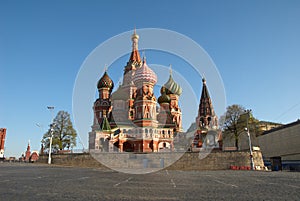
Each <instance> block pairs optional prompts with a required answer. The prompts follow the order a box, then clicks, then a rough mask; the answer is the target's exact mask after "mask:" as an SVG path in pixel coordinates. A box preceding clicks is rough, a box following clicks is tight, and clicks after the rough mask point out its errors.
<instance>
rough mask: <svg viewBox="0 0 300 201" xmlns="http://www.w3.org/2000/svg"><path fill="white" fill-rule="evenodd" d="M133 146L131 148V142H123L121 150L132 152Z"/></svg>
mask: <svg viewBox="0 0 300 201" xmlns="http://www.w3.org/2000/svg"><path fill="white" fill-rule="evenodd" d="M133 150H134V148H133V144H131V143H130V142H124V143H123V151H125V152H133Z"/></svg>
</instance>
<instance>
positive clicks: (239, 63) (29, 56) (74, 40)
mask: <svg viewBox="0 0 300 201" xmlns="http://www.w3.org/2000/svg"><path fill="white" fill-rule="evenodd" d="M299 19H300V2H299V1H296V0H294V1H293V0H288V1H283V0H282V1H277V0H272V1H271V0H269V1H268V0H264V1H238V0H236V1H234V0H228V1H217V0H213V1H174V0H172V1H76V0H75V1H74V0H72V1H71V0H70V1H51V2H48V1H44V2H41V1H26V2H22V1H1V3H0V76H1V79H0V93H1V98H0V127H6V128H7V139H6V144H5V155H6V156H17V157H19V156H20V155H21V154H22V152H24V151H25V150H26V146H27V142H28V140H30V141H31V147H32V149H33V150H39V149H40V140H41V137H42V134H43V131H42V130H43V129H44V131H45V130H46V128H47V126H48V125H49V122H50V120H51V114H50V112H49V111H47V108H46V107H47V106H49V105H53V106H55V113H56V112H58V111H59V110H66V111H68V112H69V113H71V114H72V93H73V87H74V83H75V79H76V75H77V73H78V71H79V69H80V67H81V65H82V63H83V62H84V60H85V58H86V57H87V56H88V55H89V54H90V53H91V52H92V51H93V50H94V49H95V48H96V47H97V46H98V45H99V44H101V43H103V42H104V41H106V40H107V39H109V38H111V37H113V36H115V35H117V34H120V33H123V32H126V31H130V30H132V29H133V28H134V27H135V26H136V27H137V28H138V29H140V28H163V29H169V30H173V31H176V32H179V33H181V34H184V35H186V36H188V37H190V38H191V39H193V40H194V41H196V42H197V43H198V44H200V45H201V46H202V47H203V48H204V49H205V50H206V52H207V53H208V54H209V55H210V56H211V58H212V59H213V61H214V63H215V64H216V66H217V68H218V70H219V72H220V75H221V77H222V79H223V82H224V87H225V90H226V97H227V105H231V104H235V103H236V104H241V105H243V106H245V107H246V108H249V109H252V111H253V114H254V116H255V117H257V118H258V119H260V120H267V121H275V122H282V123H289V122H292V121H295V120H297V119H298V118H299V116H300V115H299V114H300V94H299V93H298V91H299V90H298V89H297V88H298V86H300V79H299V75H300V62H299V58H300V49H299V47H300V38H299V36H300V23H299ZM141 42H142V36H141V40H140V43H141ZM128 48H129V50H130V48H131V46H130V41H129V46H128ZM147 55H148V54H147ZM122 58H123V61H120V65H121V66H119V71H122V70H123V67H124V65H125V63H126V61H127V59H128V58H126V57H122ZM122 58H121V59H122ZM147 59H149V60H150V59H151V62H152V63H157V62H156V58H155V57H151V54H150V55H149V56H147ZM158 60H159V61H160V59H158ZM167 63H168V62H166V63H164V64H167ZM173 66H174V69H175V70H176V63H174V64H173ZM178 66H179V65H178ZM114 69H117V67H116V66H114ZM101 73H102V72H99V77H100V76H101ZM110 73H114V71H112V72H110ZM207 82H208V85H209V81H207ZM194 83H199V84H195V91H198V93H199V94H197V95H198V96H199V95H200V89H201V87H202V86H201V81H200V82H199V81H198V80H195V81H194ZM95 87H96V86H95ZM208 87H209V86H208ZM214 96H216V95H214ZM220 115H221V114H218V116H220ZM36 123H38V124H40V125H43V126H44V128H39V127H37V126H36ZM88 129H89V128H88ZM80 135H85V134H80ZM86 135H87V134H86ZM84 144H85V145H87V144H86V142H84ZM79 148H81V145H79Z"/></svg>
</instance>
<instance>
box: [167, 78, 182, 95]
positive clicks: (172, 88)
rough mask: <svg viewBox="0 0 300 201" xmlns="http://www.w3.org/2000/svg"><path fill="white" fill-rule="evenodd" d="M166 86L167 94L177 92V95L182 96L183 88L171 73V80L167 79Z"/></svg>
mask: <svg viewBox="0 0 300 201" xmlns="http://www.w3.org/2000/svg"><path fill="white" fill-rule="evenodd" d="M164 87H165V88H166V93H167V94H176V95H178V96H180V95H181V93H182V88H181V87H180V85H179V84H177V83H176V82H175V81H174V80H173V78H172V75H171V74H170V77H169V80H168V81H167V83H166V84H164Z"/></svg>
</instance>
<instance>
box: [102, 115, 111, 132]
mask: <svg viewBox="0 0 300 201" xmlns="http://www.w3.org/2000/svg"><path fill="white" fill-rule="evenodd" d="M100 128H101V130H102V131H111V127H110V125H109V122H108V119H107V117H106V116H104V117H103V120H102V122H101V125H100Z"/></svg>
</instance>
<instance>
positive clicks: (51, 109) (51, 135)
mask: <svg viewBox="0 0 300 201" xmlns="http://www.w3.org/2000/svg"><path fill="white" fill-rule="evenodd" d="M47 109H48V110H50V112H51V117H52V120H51V121H52V122H53V120H54V119H53V110H54V107H53V106H48V107H47ZM54 127H55V124H54V123H52V124H50V145H49V157H48V164H51V152H52V137H53V133H54Z"/></svg>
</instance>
